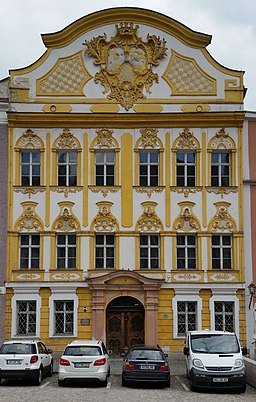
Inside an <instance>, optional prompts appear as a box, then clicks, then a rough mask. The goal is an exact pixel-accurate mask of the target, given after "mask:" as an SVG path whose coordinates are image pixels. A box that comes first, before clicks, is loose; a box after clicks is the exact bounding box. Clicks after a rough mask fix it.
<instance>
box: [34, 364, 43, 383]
mask: <svg viewBox="0 0 256 402" xmlns="http://www.w3.org/2000/svg"><path fill="white" fill-rule="evenodd" d="M42 379H43V370H42V367H40V369H39V370H38V374H37V378H36V380H35V383H36V385H41V383H42Z"/></svg>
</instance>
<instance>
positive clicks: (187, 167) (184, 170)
mask: <svg viewBox="0 0 256 402" xmlns="http://www.w3.org/2000/svg"><path fill="white" fill-rule="evenodd" d="M176 169H177V186H188V187H193V186H195V183H196V154H195V152H178V153H177V154H176Z"/></svg>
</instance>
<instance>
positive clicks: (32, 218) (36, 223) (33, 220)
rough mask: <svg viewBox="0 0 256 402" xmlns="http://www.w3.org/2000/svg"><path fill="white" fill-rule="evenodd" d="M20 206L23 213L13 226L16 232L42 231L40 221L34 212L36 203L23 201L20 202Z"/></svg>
mask: <svg viewBox="0 0 256 402" xmlns="http://www.w3.org/2000/svg"><path fill="white" fill-rule="evenodd" d="M21 205H22V208H23V212H22V215H21V217H20V218H19V219H18V221H17V223H16V225H15V226H16V227H17V229H18V231H19V232H22V231H29V232H30V231H33V232H34V231H35V232H39V231H40V230H42V229H43V224H42V221H41V219H40V218H39V216H38V215H37V213H36V211H35V209H36V206H37V205H38V203H37V202H33V201H25V202H22V203H21Z"/></svg>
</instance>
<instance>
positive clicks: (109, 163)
mask: <svg viewBox="0 0 256 402" xmlns="http://www.w3.org/2000/svg"><path fill="white" fill-rule="evenodd" d="M95 177H96V186H114V185H115V152H114V151H96V152H95Z"/></svg>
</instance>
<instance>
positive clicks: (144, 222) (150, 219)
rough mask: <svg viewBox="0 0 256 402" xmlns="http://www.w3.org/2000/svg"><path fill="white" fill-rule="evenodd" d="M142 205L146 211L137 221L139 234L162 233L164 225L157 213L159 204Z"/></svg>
mask: <svg viewBox="0 0 256 402" xmlns="http://www.w3.org/2000/svg"><path fill="white" fill-rule="evenodd" d="M141 205H142V207H143V209H144V211H143V213H142V215H141V216H140V217H139V219H138V221H137V226H138V230H139V232H160V231H161V230H162V223H161V220H160V218H159V217H158V216H157V214H156V211H155V208H156V206H157V203H156V202H153V201H145V202H142V203H141Z"/></svg>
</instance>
